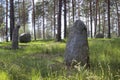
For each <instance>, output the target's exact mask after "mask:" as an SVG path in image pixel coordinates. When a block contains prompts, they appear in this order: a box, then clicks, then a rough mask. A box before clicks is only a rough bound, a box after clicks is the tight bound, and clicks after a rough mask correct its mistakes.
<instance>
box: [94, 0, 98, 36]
mask: <svg viewBox="0 0 120 80" xmlns="http://www.w3.org/2000/svg"><path fill="white" fill-rule="evenodd" d="M97 9H98V0H96V13H95V17H96V18H95V32H94V36H95V35H96V31H97Z"/></svg>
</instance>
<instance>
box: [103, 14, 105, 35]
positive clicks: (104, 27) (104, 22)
mask: <svg viewBox="0 0 120 80" xmlns="http://www.w3.org/2000/svg"><path fill="white" fill-rule="evenodd" d="M104 34H105V12H104V14H103V35H104Z"/></svg>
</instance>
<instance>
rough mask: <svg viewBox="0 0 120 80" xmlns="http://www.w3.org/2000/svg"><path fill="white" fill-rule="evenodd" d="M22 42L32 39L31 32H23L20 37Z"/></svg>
mask: <svg viewBox="0 0 120 80" xmlns="http://www.w3.org/2000/svg"><path fill="white" fill-rule="evenodd" d="M19 39H20V42H21V43H27V42H30V41H31V34H30V33H22V34H21V35H20V37H19Z"/></svg>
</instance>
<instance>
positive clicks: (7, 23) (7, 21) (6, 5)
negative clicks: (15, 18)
mask: <svg viewBox="0 0 120 80" xmlns="http://www.w3.org/2000/svg"><path fill="white" fill-rule="evenodd" d="M6 42H8V0H6Z"/></svg>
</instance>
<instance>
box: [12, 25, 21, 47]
mask: <svg viewBox="0 0 120 80" xmlns="http://www.w3.org/2000/svg"><path fill="white" fill-rule="evenodd" d="M19 28H20V24H17V26H16V27H15V28H14V30H13V34H12V49H18V35H19Z"/></svg>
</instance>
